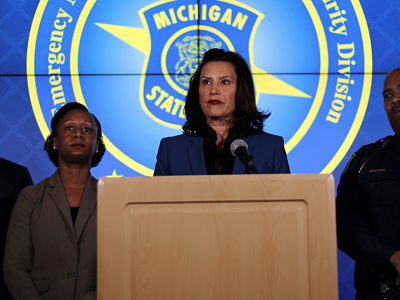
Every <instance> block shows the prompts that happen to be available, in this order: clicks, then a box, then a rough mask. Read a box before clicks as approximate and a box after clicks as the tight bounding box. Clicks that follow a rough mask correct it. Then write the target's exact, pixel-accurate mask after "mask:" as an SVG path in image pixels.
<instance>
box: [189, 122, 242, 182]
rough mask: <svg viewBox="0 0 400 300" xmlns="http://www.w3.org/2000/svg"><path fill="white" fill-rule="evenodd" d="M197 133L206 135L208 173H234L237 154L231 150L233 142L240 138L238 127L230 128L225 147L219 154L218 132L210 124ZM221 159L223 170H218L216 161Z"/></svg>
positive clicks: (205, 148)
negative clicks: (234, 154)
mask: <svg viewBox="0 0 400 300" xmlns="http://www.w3.org/2000/svg"><path fill="white" fill-rule="evenodd" d="M197 134H199V135H202V136H203V137H204V160H205V165H206V171H207V174H208V175H212V174H232V171H233V164H234V162H235V156H233V154H232V153H231V151H230V147H231V144H232V142H233V141H234V140H236V139H237V138H239V130H238V129H237V128H236V127H232V128H231V129H229V132H228V136H227V138H226V139H225V143H224V147H223V148H222V150H221V152H220V153H219V155H218V150H217V144H216V141H217V134H216V133H215V131H214V129H212V128H211V127H210V126H209V125H205V126H204V127H203V128H202V129H201V130H200V131H198V132H197ZM218 159H219V162H220V165H221V170H220V171H219V172H218V170H217V168H216V167H215V162H216V161H217V160H218Z"/></svg>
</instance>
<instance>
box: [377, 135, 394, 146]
mask: <svg viewBox="0 0 400 300" xmlns="http://www.w3.org/2000/svg"><path fill="white" fill-rule="evenodd" d="M393 138H394V136H393V135H388V136H387V137H384V138H382V139H379V140H377V141H376V142H375V143H373V144H378V143H384V142H385V141H387V140H391V139H393Z"/></svg>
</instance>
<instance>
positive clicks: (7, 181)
mask: <svg viewBox="0 0 400 300" xmlns="http://www.w3.org/2000/svg"><path fill="white" fill-rule="evenodd" d="M32 184H33V183H32V179H31V175H30V173H29V171H28V169H27V168H26V167H23V166H20V165H18V164H16V163H13V162H11V161H9V160H6V159H3V158H0V268H1V269H0V300H11V296H10V294H9V293H8V290H7V287H6V285H5V283H4V279H3V258H4V246H5V243H6V236H7V229H8V223H9V222H10V217H11V212H12V209H13V207H14V204H15V201H16V200H17V197H18V195H19V192H20V191H21V190H22V189H23V188H24V187H26V186H28V185H32Z"/></svg>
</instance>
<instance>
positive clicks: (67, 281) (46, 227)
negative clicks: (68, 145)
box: [4, 172, 97, 300]
mask: <svg viewBox="0 0 400 300" xmlns="http://www.w3.org/2000/svg"><path fill="white" fill-rule="evenodd" d="M96 204H97V180H96V179H95V178H94V177H92V176H89V178H88V181H87V183H86V187H85V190H84V192H83V196H82V200H81V205H80V208H79V213H78V216H77V218H76V222H75V227H74V226H73V224H72V218H71V212H70V207H69V203H68V199H67V196H66V193H65V190H64V187H63V184H62V182H61V178H60V175H59V173H58V172H56V173H54V174H53V175H52V176H51V177H49V178H46V179H45V180H43V181H42V182H40V183H38V184H37V185H35V186H30V187H27V188H25V189H23V190H22V191H21V193H20V195H19V197H18V199H17V202H16V204H15V206H14V210H13V213H12V216H11V221H10V225H9V229H8V234H7V242H6V250H5V256H4V280H5V282H6V285H7V287H8V289H9V291H10V294H11V295H12V297H13V299H14V300H27V299H29V300H36V299H37V300H42V299H44V300H46V299H48V300H50V299H51V300H72V299H76V300H78V299H82V300H83V299H85V300H88V299H96V271H97V265H96V264H97V253H96V251H97V249H96V245H97V229H96V227H97V210H96Z"/></svg>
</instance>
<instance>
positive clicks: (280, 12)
mask: <svg viewBox="0 0 400 300" xmlns="http://www.w3.org/2000/svg"><path fill="white" fill-rule="evenodd" d="M295 2H296V3H293V1H289V0H283V1H268V2H266V1H263V0H252V1H246V4H244V3H242V2H239V1H233V0H219V1H217V0H210V1H206V2H204V4H203V3H202V2H200V4H198V1H192V0H185V1H183V0H177V1H168V0H167V1H158V2H157V1H153V0H143V1H126V0H125V1H123V0H116V1H101V0H98V1H95V0H89V1H86V2H83V1H79V0H54V1H41V2H40V4H39V6H38V9H37V12H36V15H35V18H34V22H33V24H32V29H31V34H30V40H29V45H28V58H27V68H28V74H44V75H46V76H32V77H29V79H28V85H29V93H30V97H31V101H32V106H33V109H34V113H35V116H36V119H37V122H38V124H39V127H40V129H41V131H42V133H43V136H47V134H48V133H49V125H50V122H51V118H52V115H53V114H54V112H55V111H56V110H57V109H59V108H60V107H61V105H63V104H65V103H66V102H71V101H78V102H80V103H83V104H85V105H87V106H88V108H89V110H90V111H92V112H93V113H94V114H96V116H97V117H98V118H99V119H100V120H101V122H102V126H103V132H104V139H105V142H106V146H107V149H108V150H109V153H110V154H111V155H106V156H105V157H104V162H103V163H102V164H101V165H100V166H99V170H97V172H98V173H99V174H100V175H105V174H107V175H108V174H111V173H112V172H113V171H114V170H116V172H117V173H118V174H123V175H125V176H126V175H137V174H142V175H151V174H152V169H153V167H154V164H155V155H156V151H157V149H158V144H159V141H160V139H161V138H163V137H165V136H171V135H176V134H179V133H180V132H181V126H182V124H183V123H184V121H185V116H184V110H183V108H184V101H185V95H186V91H187V88H188V84H189V80H190V76H191V74H192V73H193V72H194V70H195V69H196V68H197V65H198V64H199V62H200V61H201V59H202V57H203V54H204V52H206V51H207V50H208V49H210V48H224V49H226V50H232V51H237V52H239V53H240V54H241V55H242V56H243V57H244V58H245V59H246V61H247V62H248V64H249V66H250V68H251V70H252V72H253V74H254V80H255V85H256V93H257V103H258V106H259V108H260V109H262V110H266V111H270V112H271V113H272V115H271V117H270V118H269V119H268V120H267V121H266V127H265V129H266V131H268V132H271V133H274V134H278V135H282V136H283V137H284V139H285V148H286V151H287V152H288V159H289V163H290V166H291V170H292V172H294V173H308V172H310V173H318V172H332V171H333V170H334V169H335V167H336V166H337V165H338V164H339V162H340V161H341V160H342V158H343V157H344V155H345V154H346V152H347V150H348V149H349V147H350V145H351V143H352V142H353V140H354V138H355V136H356V135H357V133H358V130H359V128H360V126H361V122H362V120H363V117H364V114H365V110H366V107H367V104H368V98H369V92H370V87H371V73H372V54H371V46H370V39H369V33H368V28H367V24H366V21H365V17H364V15H363V12H362V9H361V6H360V4H359V3H358V2H357V1H350V0H343V1H340V2H339V1H331V0H320V1H311V0H304V1H302V2H299V1H295ZM289 7H290V9H289ZM355 74H357V75H355ZM100 168H101V169H100Z"/></svg>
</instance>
